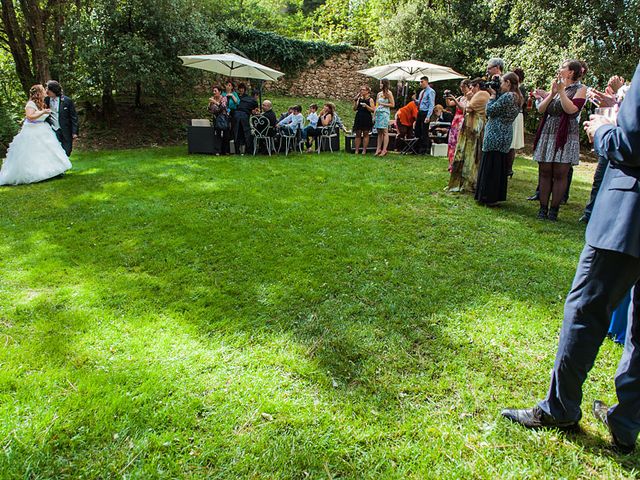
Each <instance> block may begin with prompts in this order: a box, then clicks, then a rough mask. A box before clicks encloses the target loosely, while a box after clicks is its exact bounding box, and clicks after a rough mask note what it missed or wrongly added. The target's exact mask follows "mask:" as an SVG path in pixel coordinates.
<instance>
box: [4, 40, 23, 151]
mask: <svg viewBox="0 0 640 480" xmlns="http://www.w3.org/2000/svg"><path fill="white" fill-rule="evenodd" d="M0 77H1V78H2V82H0V155H3V154H4V152H5V151H6V149H7V147H8V146H9V143H10V142H11V140H12V139H13V137H14V135H15V134H16V132H17V131H18V128H19V126H20V123H19V122H20V120H21V119H22V107H23V105H24V104H25V103H26V98H25V96H24V93H23V92H22V88H21V87H20V83H19V82H18V78H17V76H16V71H15V65H14V64H13V61H12V59H11V56H10V55H9V54H8V53H6V52H5V51H4V50H2V49H0Z"/></svg>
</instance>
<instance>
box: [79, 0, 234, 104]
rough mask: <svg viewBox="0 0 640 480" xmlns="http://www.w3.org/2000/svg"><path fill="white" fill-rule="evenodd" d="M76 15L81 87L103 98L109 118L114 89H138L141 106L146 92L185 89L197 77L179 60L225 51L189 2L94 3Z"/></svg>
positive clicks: (109, 0) (105, 0)
mask: <svg viewBox="0 0 640 480" xmlns="http://www.w3.org/2000/svg"><path fill="white" fill-rule="evenodd" d="M77 13H78V15H77V16H76V18H77V20H76V21H75V23H74V25H73V27H72V29H70V30H71V31H72V32H73V34H75V35H77V37H78V39H79V41H80V44H82V45H83V47H82V48H80V49H78V52H77V62H78V65H77V66H76V68H75V71H76V72H78V73H80V75H78V77H77V83H78V85H77V86H78V88H79V89H80V90H81V91H83V92H84V93H86V94H92V93H93V94H99V95H101V96H102V105H103V108H104V111H105V113H109V112H110V110H112V109H113V106H114V103H113V97H112V95H113V92H114V90H115V91H119V92H131V91H134V90H135V103H136V105H138V106H140V105H141V103H142V92H143V88H144V90H145V91H147V92H149V93H152V94H162V93H164V94H167V95H171V94H173V93H175V92H176V91H177V90H178V89H179V88H182V87H183V86H184V85H183V84H182V82H183V81H184V80H185V79H186V78H188V76H189V75H191V74H192V73H193V72H190V71H187V69H186V68H184V67H182V66H181V65H182V64H181V62H180V60H179V59H178V55H188V54H192V53H194V52H211V51H221V50H222V49H223V44H222V42H221V41H220V40H219V38H218V36H217V35H216V33H215V32H214V30H213V29H212V28H211V25H210V24H209V23H208V21H207V19H206V18H205V16H204V15H203V13H202V10H201V9H199V8H198V6H197V5H196V4H193V3H191V2H190V1H188V0H162V1H156V0H131V1H124V0H93V2H92V4H91V5H90V6H88V7H83V8H80V9H78V11H77ZM187 85H188V83H187Z"/></svg>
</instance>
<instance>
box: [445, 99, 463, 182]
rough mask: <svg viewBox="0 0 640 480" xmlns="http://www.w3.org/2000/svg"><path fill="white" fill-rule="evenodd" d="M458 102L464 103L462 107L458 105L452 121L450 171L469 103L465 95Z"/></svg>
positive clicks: (448, 153) (449, 150)
mask: <svg viewBox="0 0 640 480" xmlns="http://www.w3.org/2000/svg"><path fill="white" fill-rule="evenodd" d="M458 103H459V104H460V105H462V109H460V108H459V107H456V114H455V115H454V117H453V120H452V121H451V128H450V129H449V148H448V150H447V156H448V157H449V171H451V170H452V166H453V157H454V156H455V153H456V145H457V144H458V136H459V134H460V129H461V128H462V123H463V122H464V107H466V105H467V99H466V98H465V97H460V98H458Z"/></svg>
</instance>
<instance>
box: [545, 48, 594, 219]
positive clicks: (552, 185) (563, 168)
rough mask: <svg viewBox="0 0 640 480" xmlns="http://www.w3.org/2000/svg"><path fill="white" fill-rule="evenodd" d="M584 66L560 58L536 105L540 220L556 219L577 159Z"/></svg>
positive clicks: (583, 92) (583, 94)
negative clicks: (543, 96)
mask: <svg viewBox="0 0 640 480" xmlns="http://www.w3.org/2000/svg"><path fill="white" fill-rule="evenodd" d="M586 70H587V67H586V64H584V63H583V62H580V61H578V60H567V61H565V62H563V63H562V65H561V66H560V69H559V70H558V75H557V77H556V78H555V79H554V81H553V82H552V83H551V89H550V90H551V93H550V94H549V95H547V96H546V98H544V99H543V100H542V101H541V102H540V104H539V105H538V111H539V112H540V113H542V114H544V116H543V117H542V120H541V122H540V126H539V127H538V133H537V134H536V139H535V142H534V152H533V159H534V160H535V161H537V162H538V172H539V180H538V181H539V185H540V210H539V212H538V218H539V219H541V220H544V219H549V220H552V221H555V220H557V219H558V212H559V210H560V203H561V202H562V199H563V198H564V196H565V193H566V192H567V185H568V180H569V169H570V168H571V165H577V164H578V162H579V160H580V135H579V125H578V122H577V121H576V118H577V117H578V116H579V115H580V112H581V111H582V107H584V104H585V99H586V96H587V87H585V86H584V85H582V83H580V79H581V78H582V77H583V76H584V74H585V73H586ZM550 199H551V208H549V200H550Z"/></svg>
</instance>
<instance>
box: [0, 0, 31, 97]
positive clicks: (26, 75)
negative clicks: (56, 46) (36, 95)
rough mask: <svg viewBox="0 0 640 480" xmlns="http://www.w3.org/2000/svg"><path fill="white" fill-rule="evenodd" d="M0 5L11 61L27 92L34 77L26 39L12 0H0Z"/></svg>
mask: <svg viewBox="0 0 640 480" xmlns="http://www.w3.org/2000/svg"><path fill="white" fill-rule="evenodd" d="M0 5H2V23H3V24H4V29H5V32H6V34H7V41H8V42H9V49H10V50H11V55H12V56H13V61H14V62H15V64H16V73H17V74H18V79H19V80H20V83H21V84H22V89H23V90H24V91H25V93H29V89H30V88H31V86H32V85H33V84H35V83H36V78H35V75H34V74H33V71H32V70H31V62H30V60H29V52H28V51H27V40H26V38H25V37H24V35H23V34H22V31H21V29H20V24H19V23H18V18H17V17H16V10H15V8H14V6H13V0H0Z"/></svg>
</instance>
